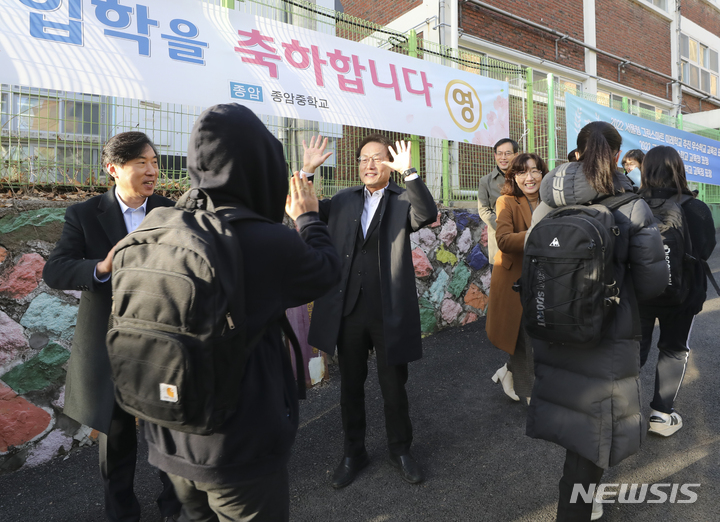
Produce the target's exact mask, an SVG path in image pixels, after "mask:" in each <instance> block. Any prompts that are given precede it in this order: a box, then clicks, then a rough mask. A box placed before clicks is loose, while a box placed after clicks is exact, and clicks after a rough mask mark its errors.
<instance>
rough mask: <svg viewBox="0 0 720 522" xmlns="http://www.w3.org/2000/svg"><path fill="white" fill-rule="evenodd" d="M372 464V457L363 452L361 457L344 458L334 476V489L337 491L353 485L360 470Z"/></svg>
mask: <svg viewBox="0 0 720 522" xmlns="http://www.w3.org/2000/svg"><path fill="white" fill-rule="evenodd" d="M368 464H370V457H368V454H367V452H363V454H362V455H360V456H359V457H343V459H342V460H341V461H340V465H339V466H338V467H337V469H336V470H335V473H333V476H332V487H334V488H335V489H340V488H344V487H345V486H347V485H349V484H350V483H352V481H353V480H355V477H356V476H357V474H358V473H360V470H362V469H363V468H364V467H365V466H367V465H368Z"/></svg>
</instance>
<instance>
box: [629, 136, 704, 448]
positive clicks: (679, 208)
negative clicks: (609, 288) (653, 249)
mask: <svg viewBox="0 0 720 522" xmlns="http://www.w3.org/2000/svg"><path fill="white" fill-rule="evenodd" d="M639 194H640V195H641V196H642V197H643V198H644V199H645V201H646V202H647V203H648V205H649V206H650V208H651V210H652V212H653V215H654V216H655V218H656V221H657V224H658V228H659V229H660V232H661V234H662V236H663V243H664V248H665V253H666V255H665V259H666V261H667V263H668V265H670V280H669V284H668V287H667V288H666V290H665V291H664V292H663V293H662V294H661V295H660V296H658V297H656V298H655V299H651V300H648V301H641V302H640V324H641V326H642V341H640V365H641V366H643V365H644V364H645V362H646V361H647V357H648V354H649V353H650V348H651V347H652V334H653V329H654V328H655V319H657V320H658V323H659V325H660V339H659V340H658V343H657V347H658V350H659V352H660V353H659V355H658V361H657V366H656V370H655V393H654V395H653V400H652V402H651V403H650V408H652V409H651V411H650V422H649V425H650V433H655V434H657V435H661V436H663V437H669V436H670V435H672V434H673V433H675V432H676V431H678V430H679V429H680V428H682V425H683V422H682V417H680V415H679V414H678V413H677V412H676V411H675V410H674V409H673V405H674V402H675V399H676V398H677V395H678V392H679V391H680V385H681V384H682V380H683V377H684V376H685V369H686V367H687V361H688V356H689V355H690V345H689V343H690V333H691V331H692V325H693V321H694V319H695V316H696V315H697V314H698V313H700V311H701V310H702V307H703V303H704V302H705V298H706V296H707V279H706V275H705V270H704V268H705V267H704V266H703V265H704V264H705V263H706V261H707V259H708V258H709V257H710V255H711V254H712V251H713V249H714V248H715V224H714V222H713V218H712V212H711V211H710V209H709V208H708V206H707V205H706V204H705V203H703V202H702V201H700V200H699V199H695V198H694V197H693V194H692V193H691V192H690V190H689V189H688V186H687V181H686V179H685V165H684V164H683V161H682V158H680V155H679V154H678V153H677V151H676V150H675V149H674V148H672V147H665V146H659V147H654V148H652V149H650V151H648V153H647V155H646V156H645V161H644V162H643V166H642V183H641V186H640V192H639Z"/></svg>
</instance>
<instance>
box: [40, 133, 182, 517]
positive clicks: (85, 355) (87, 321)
mask: <svg viewBox="0 0 720 522" xmlns="http://www.w3.org/2000/svg"><path fill="white" fill-rule="evenodd" d="M102 162H103V165H104V166H105V168H106V169H107V172H108V174H110V175H111V176H112V177H113V178H114V180H115V186H114V187H113V188H112V189H110V190H108V191H107V192H106V193H105V194H103V195H101V196H95V197H93V198H90V199H89V200H87V201H85V202H83V203H78V204H77V205H73V206H71V207H68V209H67V211H66V212H65V225H64V227H63V231H62V236H61V238H60V241H58V243H57V245H55V248H54V249H53V251H52V253H51V254H50V258H49V259H48V262H47V264H46V265H45V269H44V270H43V279H45V282H46V283H47V284H48V286H50V287H51V288H57V289H60V290H81V291H82V295H81V297H80V308H79V310H78V317H77V327H76V329H75V337H74V338H73V343H72V354H71V355H70V363H69V367H68V373H67V380H66V385H65V409H64V413H65V415H67V416H68V417H71V418H73V419H75V420H76V421H78V422H80V423H82V424H85V425H87V426H90V427H91V428H94V429H96V430H98V431H99V432H100V436H99V438H98V442H99V444H100V474H101V476H102V479H103V483H104V488H105V512H106V515H107V517H108V520H111V521H122V522H129V521H139V520H140V504H139V503H138V500H137V498H136V497H135V493H134V492H133V480H134V476H135V460H136V455H137V433H136V426H135V417H134V416H132V415H130V414H128V413H126V412H124V411H123V410H122V409H120V407H119V406H118V405H117V404H116V403H115V394H114V389H113V382H112V378H111V371H110V360H109V359H108V354H107V349H106V347H105V334H106V333H107V329H108V322H109V319H110V309H111V305H112V285H111V283H110V273H111V271H112V256H113V253H114V249H115V244H116V243H117V242H118V241H120V240H121V239H122V238H123V237H124V236H125V235H126V234H128V233H129V232H132V231H133V230H135V229H136V228H137V227H138V225H140V222H141V221H142V220H143V218H144V217H145V215H146V214H147V213H149V212H150V211H151V210H152V209H154V208H155V207H168V206H172V205H173V202H172V201H170V200H169V199H167V198H164V197H162V196H158V195H154V194H153V191H154V190H155V184H156V182H157V177H158V161H157V151H156V150H155V146H154V145H153V144H152V142H151V141H150V138H148V137H147V136H146V135H145V134H143V133H142V132H123V133H120V134H118V135H116V136H114V137H112V138H111V139H110V140H109V141H108V142H107V143H106V144H105V147H104V148H103V155H102ZM160 479H161V480H162V482H163V491H162V493H161V494H160V496H159V497H158V500H157V503H158V508H159V509H160V513H161V515H162V516H163V518H164V519H166V520H168V519H173V517H174V516H175V515H177V514H178V513H179V512H180V503H179V502H178V500H177V497H176V496H175V492H174V490H173V487H172V484H171V483H170V481H169V479H168V478H167V475H166V474H165V473H162V472H161V473H160Z"/></svg>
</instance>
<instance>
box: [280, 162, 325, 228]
mask: <svg viewBox="0 0 720 522" xmlns="http://www.w3.org/2000/svg"><path fill="white" fill-rule="evenodd" d="M319 208H320V205H319V204H318V199H317V196H316V195H315V188H314V187H313V184H312V181H308V180H307V178H305V177H302V178H301V177H300V173H299V172H297V171H295V174H293V177H292V178H290V194H288V196H287V199H286V200H285V212H287V215H288V216H290V217H291V218H292V219H293V221H295V220H296V219H297V218H298V217H299V216H301V215H302V214H305V213H306V212H317V211H318V209H319Z"/></svg>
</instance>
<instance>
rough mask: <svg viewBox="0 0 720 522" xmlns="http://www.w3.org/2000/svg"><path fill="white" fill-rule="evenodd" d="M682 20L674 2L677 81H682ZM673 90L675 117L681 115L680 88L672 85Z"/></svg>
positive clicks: (677, 4)
mask: <svg viewBox="0 0 720 522" xmlns="http://www.w3.org/2000/svg"><path fill="white" fill-rule="evenodd" d="M681 20H682V15H681V14H680V0H677V1H676V2H675V22H674V23H675V52H676V53H677V56H676V57H675V66H676V67H677V70H676V71H675V75H676V76H677V79H678V80H682V58H681V56H682V38H680V35H681V33H682V30H681V28H680V21H681ZM672 90H673V99H674V101H675V103H676V106H675V112H676V114H674V115H673V116H675V117H677V116H680V115H681V114H682V110H681V107H682V86H681V85H680V84H679V83H674V84H673V86H672Z"/></svg>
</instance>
